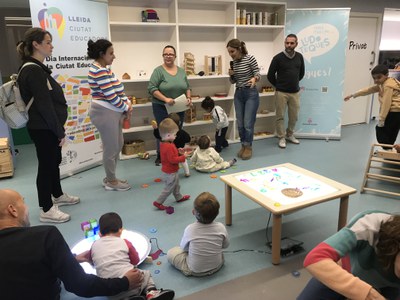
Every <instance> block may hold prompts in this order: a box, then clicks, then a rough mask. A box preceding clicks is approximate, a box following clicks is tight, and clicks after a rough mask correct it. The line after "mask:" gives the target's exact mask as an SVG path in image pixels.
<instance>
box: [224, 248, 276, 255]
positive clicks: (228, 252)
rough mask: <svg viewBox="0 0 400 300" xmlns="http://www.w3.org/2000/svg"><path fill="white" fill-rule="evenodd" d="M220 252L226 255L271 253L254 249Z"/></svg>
mask: <svg viewBox="0 0 400 300" xmlns="http://www.w3.org/2000/svg"><path fill="white" fill-rule="evenodd" d="M222 252H223V253H226V254H233V253H238V252H256V253H262V254H272V252H271V251H263V250H255V249H239V250H232V251H222Z"/></svg>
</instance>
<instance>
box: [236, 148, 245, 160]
mask: <svg viewBox="0 0 400 300" xmlns="http://www.w3.org/2000/svg"><path fill="white" fill-rule="evenodd" d="M243 152H244V146H243V145H242V148H240V150H239V152H238V153H237V157H239V158H242V155H243Z"/></svg>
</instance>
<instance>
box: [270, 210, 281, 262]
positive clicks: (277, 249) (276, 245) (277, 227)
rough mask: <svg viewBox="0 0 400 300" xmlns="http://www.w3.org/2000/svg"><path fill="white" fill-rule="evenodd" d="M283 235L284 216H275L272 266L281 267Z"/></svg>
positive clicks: (273, 222) (273, 221)
mask: <svg viewBox="0 0 400 300" xmlns="http://www.w3.org/2000/svg"><path fill="white" fill-rule="evenodd" d="M281 234H282V215H275V214H274V215H273V220H272V264H274V265H279V264H280V262H281Z"/></svg>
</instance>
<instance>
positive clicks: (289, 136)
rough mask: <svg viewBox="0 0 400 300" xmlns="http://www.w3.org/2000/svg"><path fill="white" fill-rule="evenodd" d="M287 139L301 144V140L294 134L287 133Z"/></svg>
mask: <svg viewBox="0 0 400 300" xmlns="http://www.w3.org/2000/svg"><path fill="white" fill-rule="evenodd" d="M286 139H287V140H288V141H289V142H291V143H293V144H300V141H299V140H298V139H296V138H295V137H294V135H293V134H292V135H287V136H286Z"/></svg>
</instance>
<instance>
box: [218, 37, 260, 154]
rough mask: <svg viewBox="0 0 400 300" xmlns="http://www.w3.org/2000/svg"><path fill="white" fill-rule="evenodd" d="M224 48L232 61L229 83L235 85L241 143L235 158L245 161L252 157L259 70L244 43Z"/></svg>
mask: <svg viewBox="0 0 400 300" xmlns="http://www.w3.org/2000/svg"><path fill="white" fill-rule="evenodd" d="M226 48H227V49H228V53H229V55H230V57H232V59H233V61H231V68H230V69H229V75H230V76H231V77H230V81H231V83H236V91H235V98H234V103H235V111H236V122H237V125H238V131H239V137H240V142H241V143H242V148H241V149H240V150H239V152H238V154H237V156H238V157H240V158H241V159H243V160H247V159H250V158H251V156H252V155H253V149H252V143H253V135H254V124H255V122H256V115H257V110H258V106H259V103H260V98H259V95H258V91H257V88H256V82H257V81H259V80H260V69H259V67H258V63H257V60H256V59H255V58H254V56H252V55H249V54H248V52H247V49H246V44H245V43H244V42H242V41H240V40H238V39H233V40H230V41H229V42H228V45H227V46H226Z"/></svg>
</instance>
